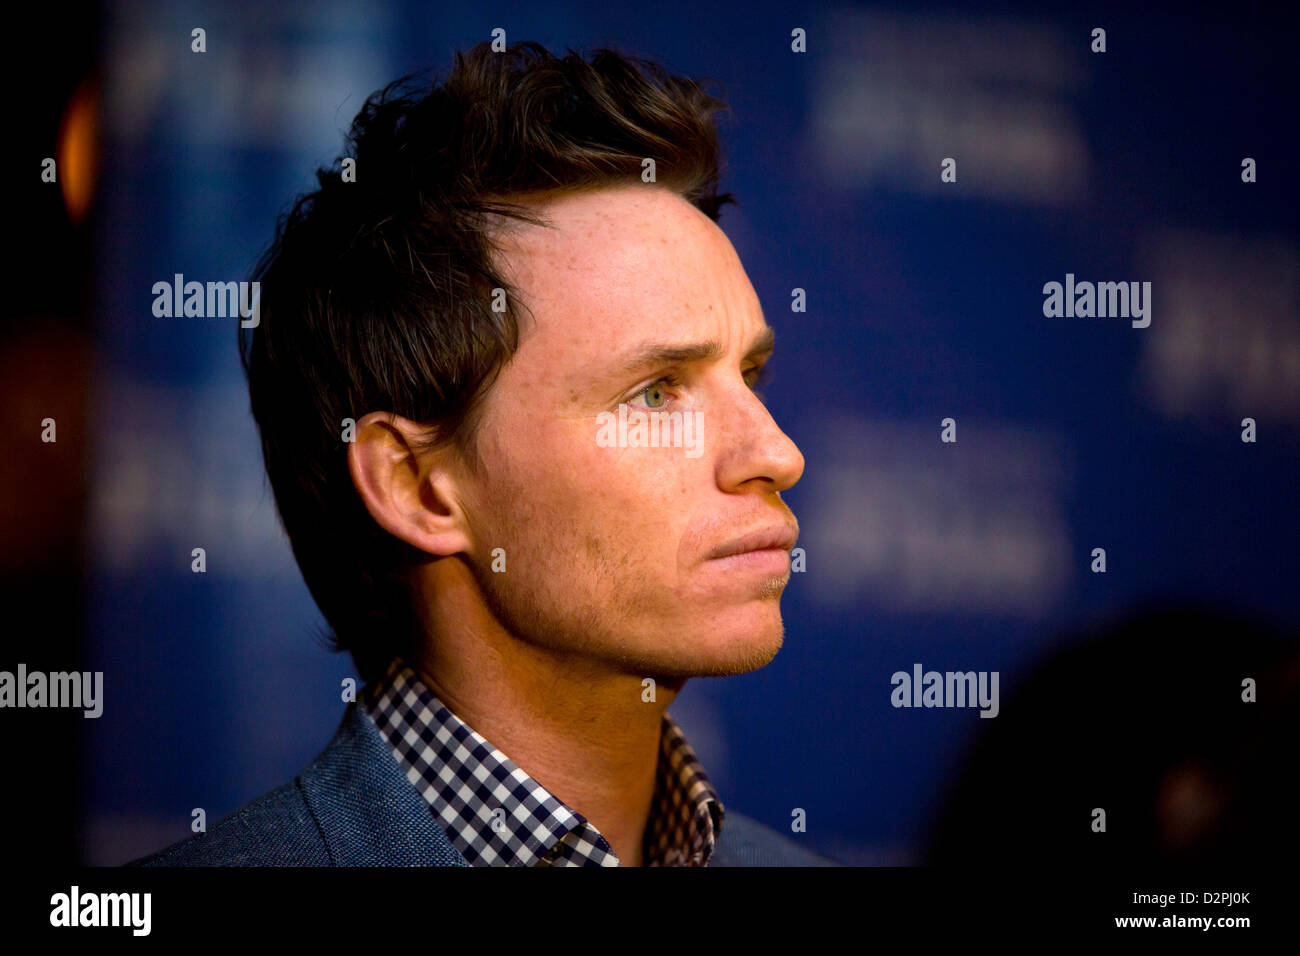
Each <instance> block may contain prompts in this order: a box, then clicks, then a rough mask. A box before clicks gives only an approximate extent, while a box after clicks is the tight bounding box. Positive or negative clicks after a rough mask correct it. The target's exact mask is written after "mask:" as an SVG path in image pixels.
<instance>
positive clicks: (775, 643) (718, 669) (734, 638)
mask: <svg viewBox="0 0 1300 956" xmlns="http://www.w3.org/2000/svg"><path fill="white" fill-rule="evenodd" d="M784 639H785V634H784V629H783V628H782V626H781V623H780V619H779V618H778V619H777V623H776V626H775V627H773V626H772V625H771V624H764V626H762V627H760V628H756V629H753V630H748V631H745V632H742V633H735V634H728V633H726V632H723V631H719V630H713V631H709V632H708V633H704V634H700V635H699V636H698V638H697V639H696V640H693V641H690V642H688V643H687V644H685V645H679V646H675V647H673V648H671V649H669V648H661V649H658V650H657V651H656V652H655V653H654V654H652V655H650V658H651V659H648V660H646V661H644V663H645V664H646V665H650V666H647V667H643V668H642V669H640V670H639V671H638V672H639V673H642V674H646V675H648V676H654V677H655V679H656V680H657V681H659V682H660V683H662V682H663V681H664V680H669V679H674V678H676V679H685V678H691V677H731V676H734V675H736V674H748V673H749V672H751V671H756V670H758V669H759V668H761V667H766V666H767V665H768V664H770V663H771V662H772V659H773V658H774V657H776V655H777V652H778V651H780V650H781V645H782V643H783V642H784ZM661 678H662V679H661Z"/></svg>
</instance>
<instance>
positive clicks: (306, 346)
mask: <svg viewBox="0 0 1300 956" xmlns="http://www.w3.org/2000/svg"><path fill="white" fill-rule="evenodd" d="M725 108H726V107H725V106H724V104H723V103H722V102H721V101H719V100H718V99H715V98H714V97H713V96H711V95H709V94H707V93H706V92H704V90H703V88H702V86H701V85H700V83H698V82H696V81H694V80H690V79H687V78H684V77H679V76H672V75H670V74H668V73H667V72H666V71H665V70H664V69H663V68H662V67H660V66H658V65H657V64H655V63H652V62H650V61H647V60H644V59H640V58H633V57H628V56H624V55H622V54H619V53H617V52H614V51H612V50H603V49H602V50H598V51H596V52H595V53H594V54H593V55H592V56H591V59H590V60H589V61H588V60H586V59H584V58H583V57H582V56H581V55H579V54H578V53H575V52H573V51H570V52H569V53H568V55H566V56H564V57H562V58H561V57H556V56H554V55H553V54H551V53H549V52H548V51H547V50H545V49H544V48H543V47H541V46H539V45H538V44H535V43H520V44H516V45H514V46H512V47H511V48H510V49H508V50H506V51H503V52H496V53H494V52H492V50H491V49H490V47H489V45H488V44H487V43H482V44H479V45H478V46H476V47H474V48H473V49H472V50H470V51H468V52H466V53H458V54H457V55H456V58H455V63H454V66H453V68H452V70H451V72H450V74H449V75H448V76H447V77H446V79H445V80H444V81H443V82H442V83H438V82H436V80H435V81H434V82H432V83H423V82H418V81H416V80H415V78H414V77H405V78H403V79H401V80H398V81H396V82H394V83H392V84H390V85H389V86H388V87H386V88H385V89H383V90H381V91H380V92H378V93H376V94H374V95H373V96H371V97H370V99H369V100H367V101H366V104H365V106H364V107H362V109H361V111H360V112H359V113H358V114H357V117H356V119H355V120H354V121H353V124H352V128H351V130H350V132H349V135H348V140H347V147H348V148H347V149H346V151H345V154H344V156H343V157H340V159H339V160H338V161H336V162H335V164H334V166H333V167H331V168H330V169H322V170H319V171H318V172H317V179H318V181H319V188H318V189H317V190H315V191H314V192H312V193H309V194H307V195H305V196H302V197H300V198H299V199H298V200H297V201H296V202H295V204H294V205H293V208H292V210H291V211H290V212H289V213H288V214H287V215H286V216H284V217H283V218H282V219H281V221H280V223H279V226H278V229H277V231H276V237H275V240H274V242H273V243H272V245H271V247H270V248H269V249H268V250H267V252H266V254H265V255H264V256H263V257H262V259H261V260H260V262H259V263H258V265H257V268H256V270H255V272H254V275H253V278H254V279H256V280H258V281H260V282H261V284H262V287H261V288H262V292H261V309H260V322H259V324H258V325H257V326H256V327H255V328H254V329H252V330H251V332H250V333H249V334H247V335H245V334H243V333H241V339H240V358H241V361H242V362H243V366H244V370H245V372H246V373H247V376H248V387H249V396H250V401H251V406H252V412H253V417H254V419H255V420H256V421H257V425H258V429H259V431H260V434H261V442H262V454H263V459H264V462H265V465H266V471H267V475H268V477H269V479H270V484H271V488H272V490H273V492H274V494H275V501H276V506H277V508H278V509H279V512H280V518H281V520H282V521H283V523H284V528H285V531H286V532H287V533H288V536H289V541H290V543H291V544H292V546H293V553H294V557H295V558H296V559H297V561H298V566H299V568H301V570H302V573H303V577H304V578H305V579H306V582H307V586H308V588H309V589H310V590H311V593H312V596H313V597H314V598H315V600H316V603H317V605H318V606H319V607H320V610H321V612H322V613H323V614H324V616H325V619H326V621H327V623H328V624H329V626H330V628H331V629H332V631H333V637H332V641H331V643H332V645H333V646H334V647H335V649H337V650H347V651H349V652H350V653H351V654H352V658H353V661H354V663H355V665H356V667H357V670H358V673H359V674H360V675H361V676H362V677H363V678H364V679H365V680H373V679H374V678H375V677H376V676H377V675H379V674H380V673H382V670H383V668H384V667H385V666H386V665H387V663H388V661H389V660H391V658H392V657H393V656H394V655H395V654H410V653H412V651H413V649H414V646H413V644H412V642H413V640H415V639H417V638H419V637H420V636H421V635H419V634H418V633H417V625H416V618H415V616H414V614H413V613H412V607H411V604H410V597H409V594H408V591H407V587H406V584H405V579H404V573H405V569H407V568H409V567H410V566H411V565H413V564H415V563H419V562H422V561H427V560H430V556H429V555H427V554H425V553H424V552H421V551H418V550H417V549H415V548H413V547H411V546H409V545H407V544H405V543H404V542H401V541H399V540H398V539H396V538H394V537H393V536H392V535H390V534H388V533H387V532H386V531H384V530H383V529H382V528H380V527H379V525H378V524H376V523H375V521H374V520H373V519H372V518H371V517H370V514H369V513H368V512H367V511H366V508H365V506H364V504H363V503H362V501H361V499H360V497H359V496H358V494H357V493H356V490H355V488H354V487H353V485H352V481H351V477H350V475H349V473H348V468H347V445H346V443H345V442H344V441H343V437H342V436H343V428H344V419H348V418H350V419H353V420H354V421H355V420H359V419H360V418H361V417H362V416H363V415H365V414H367V413H369V412H372V411H385V412H392V413H395V414H397V415H401V416H404V417H406V418H409V419H412V420H414V421H418V422H420V423H421V424H424V425H426V426H428V433H427V435H426V436H425V437H426V445H425V446H424V447H429V446H433V445H440V444H444V443H452V445H453V446H454V447H455V448H456V449H457V450H458V451H459V452H462V453H463V454H464V455H465V456H466V460H467V461H468V462H469V463H470V466H471V467H473V466H474V462H475V451H474V449H475V441H474V435H475V428H476V420H475V411H476V409H477V407H478V405H479V402H480V400H481V399H482V397H483V395H484V394H485V393H486V391H487V390H488V389H489V388H490V387H491V384H492V382H493V380H494V379H495V376H496V373H497V371H498V370H499V369H500V368H501V366H502V365H503V364H504V363H505V362H506V361H507V360H508V359H509V358H510V356H511V355H513V354H514V351H515V349H516V348H517V347H518V339H519V333H518V315H517V313H516V310H515V306H514V305H513V304H512V303H513V301H514V298H515V297H514V296H513V295H509V294H508V295H507V296H506V302H507V310H506V311H505V312H495V311H493V309H492V290H493V289H494V288H502V289H506V290H507V291H508V292H509V291H510V287H509V285H508V284H507V282H506V281H505V280H504V279H503V278H502V277H501V276H500V275H498V272H497V267H496V265H495V264H494V261H493V253H494V247H493V244H492V241H491V238H490V237H491V229H492V226H493V223H494V222H500V221H502V220H500V219H499V218H497V217H500V216H507V217H512V218H516V219H523V220H528V221H533V222H538V221H540V220H539V219H537V218H535V217H533V216H531V215H530V214H529V213H528V212H527V211H526V208H525V206H524V205H523V204H522V202H521V201H520V200H522V199H523V198H524V197H526V196H527V195H528V194H536V193H542V192H551V191H556V190H560V191H563V190H575V189H583V188H590V187H599V186H607V185H615V184H621V183H634V182H635V183H639V182H641V181H642V178H641V177H642V168H643V166H642V163H643V160H644V159H646V158H650V159H653V160H654V163H655V173H656V179H657V181H658V182H659V183H660V184H661V185H665V186H668V187H669V188H671V189H673V190H674V191H676V192H678V193H679V194H681V195H682V196H683V197H685V198H686V199H688V200H690V202H692V203H693V204H694V205H695V206H696V207H698V208H699V209H700V210H701V211H702V212H704V213H705V214H706V215H708V216H709V217H710V218H711V219H714V220H716V219H717V218H718V212H719V209H720V207H721V206H722V205H723V204H724V203H726V202H730V201H731V197H730V196H729V195H727V194H721V195H720V194H718V192H717V186H718V180H719V174H720V169H719V166H720V152H719V143H718V134H717V129H716V127H715V121H714V114H715V113H717V112H718V111H720V110H724V109H725ZM345 158H351V159H354V160H355V181H350V182H349V181H345V180H344V175H343V173H344V168H343V167H344V159H345ZM349 165H351V164H349ZM349 178H351V177H349Z"/></svg>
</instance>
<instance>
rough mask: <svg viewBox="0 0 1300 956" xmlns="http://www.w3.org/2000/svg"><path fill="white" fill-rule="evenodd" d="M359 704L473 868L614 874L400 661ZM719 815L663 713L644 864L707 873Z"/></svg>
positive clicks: (592, 840)
mask: <svg viewBox="0 0 1300 956" xmlns="http://www.w3.org/2000/svg"><path fill="white" fill-rule="evenodd" d="M362 706H363V707H365V709H366V710H367V711H368V712H369V714H370V716H371V717H372V718H373V719H374V722H375V724H376V726H378V728H379V730H380V733H382V734H383V736H384V738H385V739H386V740H387V741H388V744H389V746H391V747H392V749H393V756H394V757H395V758H396V760H397V762H398V763H399V764H400V765H401V767H402V770H403V772H405V774H406V778H407V779H408V780H409V781H411V783H412V785H414V786H415V788H416V789H417V790H418V791H419V792H420V794H421V795H422V796H423V797H424V798H425V800H426V802H427V803H428V804H429V807H430V809H431V810H432V812H433V814H434V816H435V817H436V818H437V820H438V822H439V823H440V824H441V825H442V828H443V829H444V830H445V831H446V833H447V837H448V839H450V840H451V842H452V844H453V845H454V846H455V847H456V849H457V850H458V851H459V852H460V853H461V855H462V856H464V857H465V859H466V860H467V861H468V862H469V863H470V865H472V866H618V865H619V861H618V857H617V856H616V855H615V854H614V851H613V850H612V849H611V848H610V845H609V843H608V842H607V841H606V840H605V838H604V836H602V835H601V833H600V832H599V831H598V830H597V829H596V828H595V827H594V826H593V825H592V824H591V822H590V821H588V820H587V819H586V818H585V817H583V816H582V814H580V813H578V812H577V811H576V810H574V809H572V808H571V807H569V806H567V805H565V804H564V803H563V802H562V801H561V800H559V799H558V798H556V797H555V796H554V795H553V794H551V793H550V791H548V790H547V789H546V788H545V787H543V786H542V785H541V784H540V783H538V782H537V781H536V780H534V779H533V778H532V777H530V776H529V775H528V774H527V773H525V772H524V771H523V770H522V769H521V768H520V767H519V766H518V765H516V764H515V763H514V761H512V760H511V759H510V758H509V757H507V756H506V755H505V754H504V753H502V752H501V751H500V750H498V749H497V748H495V747H494V746H492V744H490V743H489V742H488V741H487V740H485V739H484V738H483V737H482V736H481V735H479V734H478V733H477V732H475V731H474V730H473V729H472V728H471V727H469V725H468V724H466V723H465V722H464V721H462V720H461V719H460V718H459V717H457V716H456V715H455V714H453V713H452V712H451V711H450V710H449V709H448V708H447V707H446V706H445V705H444V704H443V703H442V701H440V700H439V699H438V698H437V697H436V696H435V695H434V693H433V692H432V691H431V690H430V689H429V688H428V687H427V686H426V685H425V684H424V683H423V682H422V681H421V680H420V679H419V677H418V676H417V675H416V673H415V671H414V670H413V669H412V668H411V667H410V666H409V665H408V664H407V663H406V662H405V661H404V660H402V659H401V658H397V659H395V660H394V661H393V662H392V663H391V664H390V665H389V667H388V671H387V673H386V674H385V675H384V678H383V679H382V680H381V681H380V682H379V683H378V684H376V685H374V686H372V687H369V688H367V691H366V693H365V694H364V695H363V698H362ZM725 812H726V811H725V808H724V807H723V805H722V801H721V800H720V799H719V798H718V794H717V792H716V791H715V790H714V788H713V785H712V783H710V781H709V778H708V776H707V775H706V774H705V772H704V768H703V767H702V766H701V765H700V762H699V759H698V758H697V757H696V756H695V752H694V751H693V750H692V749H691V747H690V745H689V744H688V743H687V742H686V737H685V735H684V734H683V733H682V731H681V728H680V727H678V726H677V724H676V723H675V722H674V721H673V719H672V718H671V717H670V716H669V715H668V714H667V713H666V712H665V713H664V715H663V728H662V733H661V736H660V747H659V763H658V768H657V770H656V776H655V793H654V799H653V802H652V804H651V811H650V820H649V823H648V825H647V827H646V834H645V844H644V862H645V864H646V865H647V866H707V865H708V862H709V859H710V857H711V856H712V855H713V848H714V845H715V843H716V840H717V836H718V833H719V832H720V830H721V827H722V820H723V817H724V815H725Z"/></svg>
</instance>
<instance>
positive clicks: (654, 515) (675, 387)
mask: <svg viewBox="0 0 1300 956" xmlns="http://www.w3.org/2000/svg"><path fill="white" fill-rule="evenodd" d="M541 212H542V213H543V215H544V216H545V217H546V218H547V219H548V220H549V221H550V223H551V227H537V226H531V225H514V224H511V225H510V226H509V227H508V229H507V231H506V232H505V233H503V234H502V235H501V236H499V237H498V243H499V246H500V248H501V250H502V253H501V261H500V265H501V266H502V268H503V270H504V274H505V276H506V278H507V279H508V281H510V282H512V283H513V284H514V285H515V287H516V290H517V294H518V295H519V296H520V298H522V300H523V301H522V304H523V305H524V306H525V307H526V308H525V309H524V310H521V344H520V347H519V349H518V351H517V352H516V353H515V355H514V357H513V359H512V360H511V361H510V362H509V363H508V364H507V365H506V366H505V367H504V368H503V369H502V371H501V374H500V376H499V377H498V378H497V380H496V382H495V384H494V385H493V387H492V389H491V390H490V392H489V393H488V396H487V398H486V400H485V403H484V408H483V417H482V420H481V427H480V431H479V437H478V448H479V457H480V459H481V461H482V463H483V466H484V467H483V469H482V473H481V475H480V476H479V477H478V478H476V479H474V480H473V481H472V482H471V484H470V486H469V488H468V489H467V490H466V492H465V494H464V499H463V504H464V507H465V510H466V513H467V515H468V520H469V523H470V527H471V538H472V541H473V547H474V553H473V554H472V555H470V556H469V560H470V563H471V564H472V566H473V567H474V573H475V576H476V578H477V579H478V582H479V585H480V587H481V588H482V590H483V592H484V594H485V596H486V599H487V602H488V604H489V607H490V608H491V609H492V611H493V613H494V614H495V615H496V616H497V618H498V619H499V620H500V621H501V622H502V624H503V625H504V626H505V627H506V628H507V629H508V630H509V631H510V632H511V633H513V634H514V635H515V636H516V637H518V638H520V639H522V640H526V641H528V642H530V643H533V644H535V645H538V646H541V647H546V648H549V649H552V650H555V651H566V652H573V653H575V654H577V655H579V656H581V657H583V658H588V659H590V660H592V662H593V663H595V662H603V663H605V664H608V665H610V666H613V667H615V668H617V669H618V670H621V671H624V672H626V673H629V674H633V675H636V676H663V677H690V676H707V675H724V674H734V673H741V672H744V671H747V670H752V669H754V668H757V667H761V666H763V665H764V664H766V663H767V662H768V661H770V660H771V659H772V657H773V656H775V654H776V652H777V650H778V649H779V648H780V646H781V640H782V624H781V610H780V603H779V602H780V595H781V592H782V590H783V589H784V587H785V584H786V582H787V580H788V578H789V573H790V572H789V559H788V554H787V553H786V552H788V551H789V550H790V548H791V547H792V546H793V533H794V531H795V528H796V524H795V519H794V515H793V514H792V513H791V511H790V509H789V508H788V507H787V506H786V505H785V503H784V502H782V501H781V498H780V494H779V493H780V492H781V491H783V490H785V489H786V488H789V487H790V486H791V485H793V484H794V483H795V482H796V481H798V480H799V477H800V476H801V474H802V473H803V466H804V462H803V456H802V455H801V454H800V452H799V449H798V448H797V447H796V446H795V444H794V443H793V442H792V441H791V440H790V439H789V438H788V437H786V435H785V434H784V433H783V432H782V431H781V429H780V428H778V427H777V425H776V423H775V422H774V421H773V420H772V417H771V415H769V414H768V411H767V409H766V408H765V407H764V405H763V404H762V402H761V401H760V400H759V398H758V396H757V395H756V394H755V393H754V392H753V391H752V386H753V384H754V381H755V379H756V377H757V374H758V371H759V369H760V368H761V367H762V365H763V363H764V362H765V361H766V360H767V358H768V355H767V353H768V352H769V351H770V342H768V341H766V340H765V333H768V332H769V330H768V327H767V325H766V324H765V322H764V320H763V315H762V311H761V308H760V306H759V302H758V298H757V296H756V295H755V293H754V289H753V286H752V285H751V284H750V282H749V279H748V277H747V276H746V275H745V270H744V268H743V267H742V266H741V264H740V260H739V258H737V256H736V252H735V250H734V249H733V248H732V246H731V243H730V242H729V241H728V240H727V238H726V236H725V235H724V234H723V232H722V231H721V230H720V229H719V228H718V226H717V225H716V224H715V223H713V222H712V221H711V220H710V219H709V218H708V217H707V216H705V215H704V214H703V213H701V212H700V211H699V210H697V209H696V208H695V207H694V206H692V205H691V204H690V203H689V202H688V201H687V200H685V199H683V198H681V197H680V196H678V195H676V194H675V193H673V192H671V191H670V190H667V189H665V188H662V187H657V186H643V185H638V186H635V187H618V188H607V189H599V190H593V191H587V192H582V193H575V194H568V195H563V196H561V197H560V198H558V199H552V200H549V201H548V202H547V203H546V204H545V205H544V206H542V207H541ZM515 304H516V305H519V304H520V303H518V302H516V303H515ZM707 343H713V345H714V346H716V354H712V355H703V356H700V355H686V356H682V355H678V356H660V357H659V358H657V359H656V358H654V357H653V353H655V352H656V351H657V350H660V349H667V348H671V349H688V348H692V347H697V346H703V345H705V344H707ZM643 359H644V361H642V360H643ZM665 378H667V379H669V381H667V382H665V381H664V379H665ZM620 403H625V404H626V405H627V406H628V408H627V413H628V416H629V421H630V422H631V423H632V424H633V427H632V428H629V429H628V430H627V431H626V432H624V433H622V434H620V433H619V429H618V425H617V417H618V412H619V405H620ZM637 412H640V413H642V414H644V415H647V419H648V418H649V414H648V413H650V412H661V413H662V412H681V413H682V418H681V420H682V423H683V424H682V425H681V426H678V425H677V424H675V423H674V424H672V425H669V426H666V427H665V428H664V431H663V436H664V438H663V439H662V440H661V446H660V447H628V446H629V445H631V444H633V443H636V442H637V440H638V439H637V436H636V434H635V431H636V430H635V422H636V420H637V415H636V413H637ZM601 413H610V415H605V416H603V417H602V416H601ZM688 415H689V416H692V424H693V425H694V426H695V427H696V428H697V432H696V433H694V434H692V433H690V432H688V431H687V429H686V417H687V416H688ZM647 434H648V433H647ZM624 438H626V439H627V440H626V441H623V439H624ZM611 439H613V441H612V443H611ZM672 440H676V441H677V443H678V444H677V445H676V446H674V445H673V444H672V443H671V442H672ZM611 444H612V447H611ZM620 445H622V446H623V447H620ZM761 531H775V532H779V533H778V534H777V535H776V536H775V537H774V538H773V539H772V540H769V541H768V542H767V550H750V551H748V552H747V553H742V554H739V555H736V556H732V557H727V558H716V557H713V555H715V553H716V552H717V551H718V550H720V549H725V548H726V546H727V545H735V546H736V547H735V548H733V549H732V550H736V548H741V547H749V546H751V545H753V544H754V542H750V543H749V544H737V539H739V538H741V537H742V536H746V535H749V534H750V533H753V532H761ZM783 535H784V540H782V536H783ZM495 548H503V549H505V558H506V570H505V572H504V573H496V572H493V571H492V569H491V565H492V552H493V549H495Z"/></svg>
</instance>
